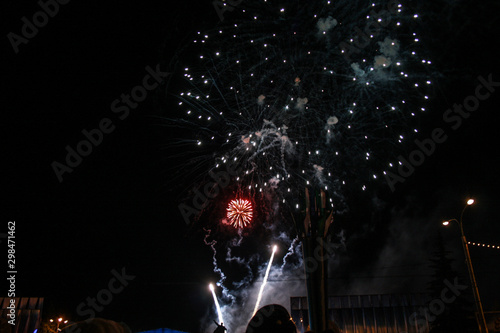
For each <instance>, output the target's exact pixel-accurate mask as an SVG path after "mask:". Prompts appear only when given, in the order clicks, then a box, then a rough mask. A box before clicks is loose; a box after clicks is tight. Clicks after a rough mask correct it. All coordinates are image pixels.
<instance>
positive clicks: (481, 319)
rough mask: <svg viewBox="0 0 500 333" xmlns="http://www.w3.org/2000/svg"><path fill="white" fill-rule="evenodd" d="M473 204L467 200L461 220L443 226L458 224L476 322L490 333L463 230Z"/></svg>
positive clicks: (481, 330)
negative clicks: (475, 312) (467, 209)
mask: <svg viewBox="0 0 500 333" xmlns="http://www.w3.org/2000/svg"><path fill="white" fill-rule="evenodd" d="M473 204H474V199H469V200H467V204H466V205H465V207H464V209H462V213H461V214H460V220H457V219H451V220H447V221H443V225H444V226H447V225H449V224H450V222H451V221H455V222H457V223H458V225H459V227H460V233H461V235H462V247H463V249H464V254H465V262H466V264H467V269H468V270H469V278H470V281H471V284H472V291H473V294H474V300H475V303H476V311H477V315H476V320H477V324H478V326H479V332H481V333H488V327H487V325H486V320H485V318H484V311H483V305H482V304H481V297H479V290H478V288H477V283H476V276H475V275H474V269H473V268H472V262H471V259H470V254H469V245H468V243H467V239H466V238H465V234H464V228H463V223H462V219H463V216H464V212H465V209H466V208H467V207H468V206H471V205H473Z"/></svg>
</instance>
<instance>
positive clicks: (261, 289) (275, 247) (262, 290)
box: [252, 245, 278, 317]
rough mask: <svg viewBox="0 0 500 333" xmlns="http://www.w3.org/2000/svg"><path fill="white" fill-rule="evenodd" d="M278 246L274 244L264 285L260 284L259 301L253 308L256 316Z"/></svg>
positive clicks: (253, 314)
mask: <svg viewBox="0 0 500 333" xmlns="http://www.w3.org/2000/svg"><path fill="white" fill-rule="evenodd" d="M277 249H278V247H277V246H276V245H274V246H273V253H272V254H271V259H269V263H268V264H267V269H266V274H265V275H264V280H263V281H262V285H261V286H260V290H259V294H258V295H257V302H256V303H255V308H254V309H253V313H252V317H253V316H255V314H256V313H257V310H258V309H259V305H260V300H261V299H262V294H263V293H264V287H265V286H266V283H267V278H268V277H269V271H270V270H271V265H272V264H273V259H274V253H276V250H277Z"/></svg>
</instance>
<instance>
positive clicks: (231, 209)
mask: <svg viewBox="0 0 500 333" xmlns="http://www.w3.org/2000/svg"><path fill="white" fill-rule="evenodd" d="M252 215H253V209H252V203H251V202H250V201H248V200H244V199H235V200H231V202H229V205H228V207H227V218H228V220H229V222H230V223H231V225H232V226H233V227H235V228H244V227H246V226H248V225H249V224H250V222H251V221H252Z"/></svg>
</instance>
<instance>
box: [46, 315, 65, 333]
mask: <svg viewBox="0 0 500 333" xmlns="http://www.w3.org/2000/svg"><path fill="white" fill-rule="evenodd" d="M49 321H50V322H51V323H53V322H54V319H49ZM61 323H63V324H67V323H68V321H67V320H64V321H63V318H62V317H59V318H57V325H56V333H58V332H59V325H61Z"/></svg>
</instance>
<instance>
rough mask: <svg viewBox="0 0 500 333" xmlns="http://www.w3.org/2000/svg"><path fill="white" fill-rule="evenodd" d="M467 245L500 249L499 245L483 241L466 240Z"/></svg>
mask: <svg viewBox="0 0 500 333" xmlns="http://www.w3.org/2000/svg"><path fill="white" fill-rule="evenodd" d="M467 244H469V245H474V246H479V247H487V248H490V249H500V245H491V244H484V243H474V242H472V243H471V242H467Z"/></svg>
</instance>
